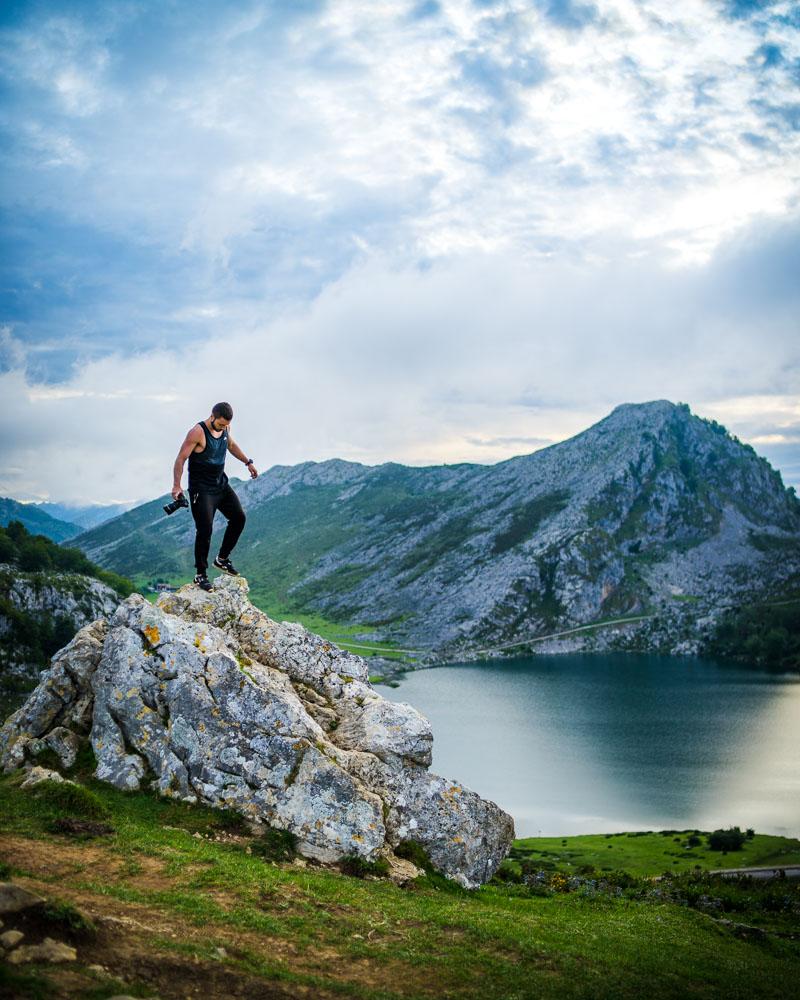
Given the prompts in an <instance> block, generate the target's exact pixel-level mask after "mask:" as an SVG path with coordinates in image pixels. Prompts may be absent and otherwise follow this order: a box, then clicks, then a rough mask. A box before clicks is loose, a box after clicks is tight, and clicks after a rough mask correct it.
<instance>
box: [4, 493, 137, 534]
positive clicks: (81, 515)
mask: <svg viewBox="0 0 800 1000" xmlns="http://www.w3.org/2000/svg"><path fill="white" fill-rule="evenodd" d="M132 506H133V504H124V503H112V504H85V505H83V506H75V507H72V506H68V505H67V504H63V503H49V502H37V503H20V502H19V501H18V500H12V499H11V498H10V497H0V525H2V526H3V527H5V526H6V525H7V524H8V523H9V522H10V521H21V522H22V523H23V524H24V525H25V527H26V528H27V529H28V531H30V532H31V533H32V534H37V535H46V536H47V537H48V538H50V539H51V540H52V541H54V542H65V541H67V540H68V539H70V538H74V537H75V535H79V534H81V532H83V531H86V530H87V529H88V528H93V527H95V526H96V525H98V524H102V523H103V522H104V521H108V520H110V519H111V518H112V517H117V516H118V515H119V514H122V513H123V512H124V511H126V510H130V508H131V507H132Z"/></svg>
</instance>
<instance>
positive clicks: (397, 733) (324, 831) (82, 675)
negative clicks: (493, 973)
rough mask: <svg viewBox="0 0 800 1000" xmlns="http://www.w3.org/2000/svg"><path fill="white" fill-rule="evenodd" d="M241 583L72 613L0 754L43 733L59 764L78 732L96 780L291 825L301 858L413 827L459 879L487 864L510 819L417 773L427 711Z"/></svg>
mask: <svg viewBox="0 0 800 1000" xmlns="http://www.w3.org/2000/svg"><path fill="white" fill-rule="evenodd" d="M247 593H248V586H247V582H246V580H245V579H244V578H242V577H219V578H217V579H216V580H215V582H214V589H213V591H211V592H205V591H202V590H199V589H198V588H195V587H193V586H191V585H187V586H185V587H182V588H181V589H180V590H179V591H177V592H176V593H171V594H162V595H161V596H160V597H159V599H158V601H157V604H156V605H155V606H153V605H151V604H149V603H148V602H147V601H146V600H144V598H142V597H141V596H140V595H138V594H133V595H131V596H130V597H129V598H128V599H127V600H125V601H123V602H122V603H121V604H120V605H119V607H118V608H117V610H116V611H115V613H114V614H113V615H112V616H111V618H110V619H109V620H108V621H106V620H104V619H100V620H99V621H96V622H93V623H91V624H89V625H86V626H85V627H84V628H82V629H81V630H80V631H79V632H78V634H77V635H76V636H75V638H74V639H73V640H72V642H70V643H69V645H68V646H66V647H65V648H64V649H62V650H61V651H60V652H58V653H57V654H56V655H55V656H54V657H53V660H52V664H51V667H50V669H49V670H47V671H46V672H45V673H44V674H43V675H42V679H41V681H40V684H39V686H38V687H37V688H36V690H35V691H34V692H33V694H32V695H31V696H30V698H29V699H28V701H27V702H26V703H25V705H23V706H22V708H20V709H19V710H18V711H17V712H16V713H15V714H14V715H12V716H11V717H10V718H9V719H8V720H7V722H6V724H5V726H4V727H3V729H2V730H0V766H2V768H3V769H4V770H6V771H8V770H11V769H14V768H17V767H21V766H30V765H31V764H33V763H35V760H36V755H37V753H39V752H40V751H41V750H42V749H43V748H44V747H49V748H51V749H52V750H54V751H55V752H56V753H57V754H58V755H59V757H60V758H61V760H62V762H63V764H64V766H65V767H69V766H71V764H72V763H73V761H74V759H75V753H76V750H77V747H78V746H79V742H80V740H81V739H82V738H86V737H88V738H90V739H91V742H92V746H93V748H94V753H95V756H96V758H97V761H98V766H97V772H96V773H97V777H98V778H100V779H102V780H104V781H108V782H110V783H111V784H113V785H115V786H116V787H118V788H123V789H137V788H140V787H142V786H143V784H145V783H147V782H150V783H151V784H152V785H153V786H154V787H157V788H158V789H159V791H160V792H161V793H162V794H164V795H170V796H175V797H178V798H181V799H183V800H186V801H192V802H193V801H202V802H205V803H208V804H211V805H214V806H220V807H228V808H232V809H236V810H238V811H240V812H241V813H243V814H244V815H246V816H249V817H250V818H251V819H252V820H253V821H254V822H264V823H268V824H270V825H272V826H277V827H281V828H283V829H288V830H291V831H292V832H293V833H295V834H296V835H297V836H298V838H299V850H300V852H301V853H302V854H304V855H305V856H307V857H310V858H315V859H317V860H320V861H336V860H339V859H340V858H342V857H344V856H346V855H348V854H357V855H359V856H361V857H363V858H365V859H366V860H373V859H375V858H376V857H377V856H378V855H379V854H385V853H386V852H387V851H389V852H390V851H391V848H392V847H396V846H397V844H398V843H399V842H400V841H403V840H408V839H413V840H416V841H418V842H419V843H421V844H422V845H423V846H424V847H425V848H426V850H427V852H428V854H429V856H430V858H431V861H432V862H433V863H434V864H435V865H436V866H437V867H438V868H439V869H440V870H441V871H442V872H444V874H446V875H447V876H448V877H449V878H452V879H455V880H456V881H458V882H459V883H460V884H461V885H463V886H465V887H466V888H475V887H477V886H478V885H480V884H481V883H483V882H485V881H487V880H488V879H489V878H491V876H492V874H493V873H494V871H495V870H496V869H497V867H498V866H499V864H500V862H501V861H502V859H503V858H504V857H505V855H506V854H507V852H508V850H509V848H510V846H511V842H512V840H513V837H514V824H513V820H512V818H511V817H510V816H509V815H508V814H507V813H505V812H503V810H502V809H500V808H499V806H497V805H496V804H495V803H494V802H490V801H487V800H485V799H482V798H480V796H478V795H476V794H475V793H474V792H472V791H470V790H469V789H467V788H465V787H464V786H463V785H461V784H460V783H458V782H457V781H452V780H449V779H445V778H442V777H440V776H438V775H435V774H431V773H430V772H429V771H428V769H427V768H428V766H429V764H430V763H431V748H432V743H433V735H432V733H431V728H430V725H429V723H428V721H427V720H426V719H425V718H424V717H423V716H422V715H420V713H419V712H417V711H416V709H414V708H413V707H412V706H411V705H407V704H397V703H394V702H390V701H387V700H386V699H384V698H383V697H381V695H380V694H378V692H376V691H375V690H374V689H373V687H372V686H371V685H370V683H369V679H368V671H367V664H366V662H365V661H364V660H363V659H362V658H361V657H358V656H355V655H353V654H351V653H348V652H345V651H344V650H342V649H339V648H338V647H337V646H335V645H333V644H332V643H330V642H326V641H325V640H323V639H322V638H321V637H320V636H318V635H314V634H313V633H311V632H309V631H307V630H306V629H305V628H303V627H302V626H301V625H298V624H294V623H291V622H280V623H279V622H275V621H273V620H272V619H270V618H268V617H267V616H266V615H265V614H263V613H262V612H261V611H259V610H258V609H257V608H255V607H254V606H253V605H252V604H251V603H250V601H249V600H248V598H247Z"/></svg>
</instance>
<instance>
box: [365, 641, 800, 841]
mask: <svg viewBox="0 0 800 1000" xmlns="http://www.w3.org/2000/svg"><path fill="white" fill-rule="evenodd" d="M379 690H380V691H381V693H382V694H384V695H385V696H386V697H388V698H391V699H392V700H394V701H405V702H409V703H410V704H412V705H414V706H415V707H416V708H417V709H419V711H421V712H422V713H423V715H425V716H426V717H427V718H428V719H430V721H431V724H432V726H433V732H434V748H433V763H432V765H431V770H432V771H434V772H436V773H438V774H441V775H443V776H444V777H447V778H452V779H454V780H457V781H460V782H463V783H464V784H465V785H467V787H469V788H472V789H473V790H474V791H476V792H478V793H479V794H481V795H482V796H484V797H485V798H489V799H492V800H494V801H495V802H497V803H498V804H499V805H500V806H502V807H503V808H504V809H505V810H506V811H507V812H509V813H511V815H512V816H513V817H514V820H515V826H516V833H517V836H518V837H523V836H536V835H537V834H539V832H540V831H541V834H542V835H543V836H558V835H564V834H575V833H590V832H597V833H606V832H609V833H610V832H617V831H623V830H637V829H669V828H674V829H686V828H690V827H697V828H698V829H714V828H715V827H719V826H729V825H731V824H735V823H738V824H739V825H740V826H741V827H742V828H745V827H747V826H752V827H754V828H755V829H757V830H758V831H759V832H760V833H782V834H786V835H792V836H795V835H797V834H798V833H800V778H798V763H800V753H799V752H798V748H797V740H796V734H797V733H798V731H800V678H797V677H789V676H786V675H770V674H765V673H763V672H758V671H755V670H750V669H747V668H743V667H735V666H734V667H730V666H728V665H727V664H725V665H722V664H718V663H715V662H713V661H708V660H701V659H687V658H676V657H665V656H646V655H641V656H639V655H625V654H615V655H608V656H602V655H592V656H588V655H569V656H539V657H535V658H532V659H517V660H507V661H502V662H493V663H484V664H464V665H461V666H451V667H438V668H435V669H433V670H423V671H418V672H416V673H411V674H408V675H406V677H405V678H404V679H403V680H402V681H401V684H400V687H398V688H387V687H380V688H379Z"/></svg>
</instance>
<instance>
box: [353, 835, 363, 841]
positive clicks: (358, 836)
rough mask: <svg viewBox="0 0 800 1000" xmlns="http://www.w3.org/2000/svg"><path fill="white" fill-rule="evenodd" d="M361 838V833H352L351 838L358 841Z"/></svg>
mask: <svg viewBox="0 0 800 1000" xmlns="http://www.w3.org/2000/svg"><path fill="white" fill-rule="evenodd" d="M363 839H364V838H363V837H362V836H361V834H360V833H354V834H353V840H358V841H362V840H363Z"/></svg>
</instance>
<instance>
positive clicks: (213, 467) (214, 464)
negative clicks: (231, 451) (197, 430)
mask: <svg viewBox="0 0 800 1000" xmlns="http://www.w3.org/2000/svg"><path fill="white" fill-rule="evenodd" d="M198 423H199V424H200V426H201V427H202V428H203V432H204V434H205V436H206V446H205V449H204V450H203V451H193V452H192V453H191V454H190V455H189V492H190V493H217V492H221V491H222V490H224V489H225V487H226V486H227V485H228V477H227V476H226V475H225V456H226V454H227V452H228V428H227V427H226V428H225V430H224V431H223V432H222V434H220V436H219V437H218V438H216V437H214V435H213V434H212V433H211V431H209V429H208V427H206V424H205V421H204V420H198Z"/></svg>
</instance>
